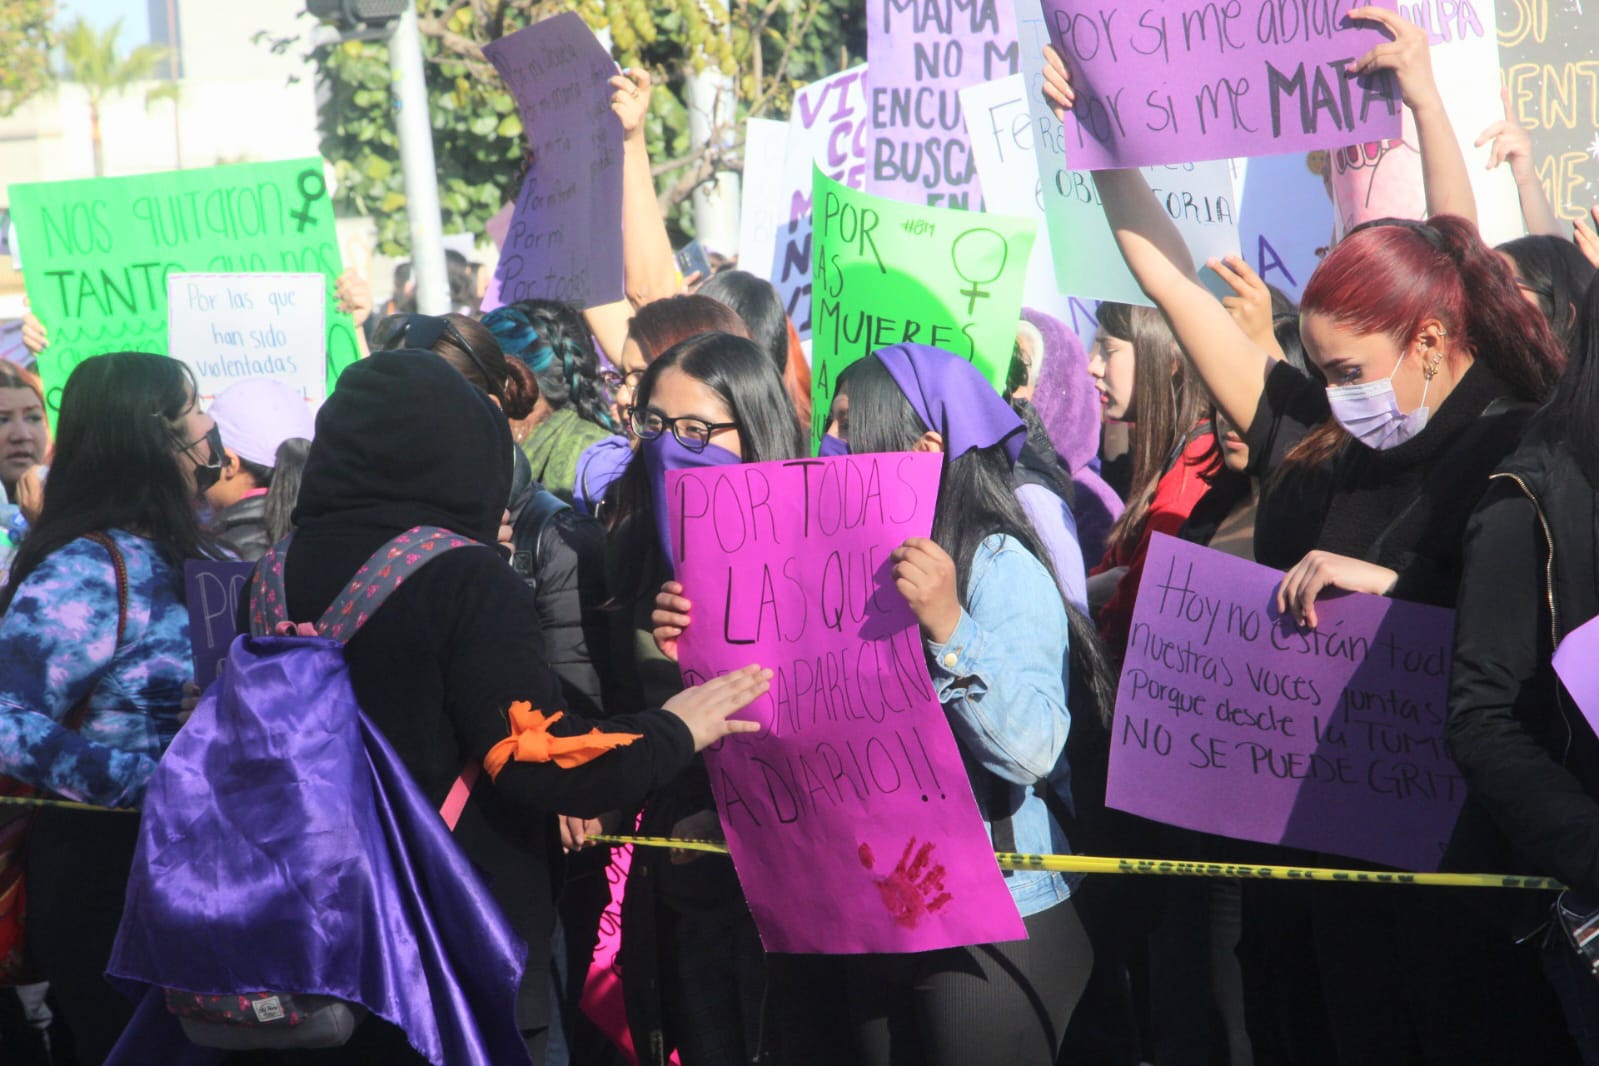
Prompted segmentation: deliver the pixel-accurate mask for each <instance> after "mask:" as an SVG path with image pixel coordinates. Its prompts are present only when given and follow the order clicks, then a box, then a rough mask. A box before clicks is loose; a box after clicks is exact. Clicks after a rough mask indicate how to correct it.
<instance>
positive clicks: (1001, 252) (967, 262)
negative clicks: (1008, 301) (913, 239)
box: [949, 229, 1010, 315]
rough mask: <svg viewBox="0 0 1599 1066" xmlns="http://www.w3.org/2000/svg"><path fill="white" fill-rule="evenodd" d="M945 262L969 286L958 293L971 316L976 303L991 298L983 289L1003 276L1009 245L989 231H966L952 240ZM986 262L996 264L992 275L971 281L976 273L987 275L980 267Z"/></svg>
mask: <svg viewBox="0 0 1599 1066" xmlns="http://www.w3.org/2000/svg"><path fill="white" fill-rule="evenodd" d="M963 249H964V251H963ZM949 258H950V262H951V263H953V264H954V266H955V273H957V274H959V275H960V276H961V280H962V281H966V282H970V283H971V288H969V289H962V290H961V291H960V294H961V295H962V296H964V297H966V313H967V314H968V315H971V314H973V313H974V312H975V311H976V310H977V301H978V300H986V299H988V298H989V297H990V296H992V295H994V294H993V293H991V292H989V291H988V290H987V289H985V288H983V286H984V285H992V284H993V283H994V282H996V281H998V280H999V276H1000V275H1001V274H1003V273H1005V263H1006V261H1007V260H1008V259H1009V258H1010V245H1008V244H1006V243H1005V238H1004V237H1002V236H1001V235H1000V234H998V233H996V232H995V231H993V230H991V229H969V230H967V231H966V232H965V233H962V234H961V235H960V236H959V237H956V238H955V243H954V244H953V245H951V246H950V250H949ZM989 259H997V260H998V263H997V265H995V266H994V268H993V273H992V274H989V276H988V277H974V276H973V275H975V274H978V273H988V272H987V271H986V270H985V269H984V265H985V261H987V260H989ZM963 260H964V262H963Z"/></svg>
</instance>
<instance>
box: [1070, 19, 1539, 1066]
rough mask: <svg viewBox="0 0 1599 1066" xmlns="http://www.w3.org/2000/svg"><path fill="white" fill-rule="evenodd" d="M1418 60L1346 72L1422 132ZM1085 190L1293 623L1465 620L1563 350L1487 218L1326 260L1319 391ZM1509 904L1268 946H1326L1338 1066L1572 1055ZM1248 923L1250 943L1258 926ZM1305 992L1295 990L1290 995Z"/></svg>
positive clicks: (1491, 847) (1319, 918)
mask: <svg viewBox="0 0 1599 1066" xmlns="http://www.w3.org/2000/svg"><path fill="white" fill-rule="evenodd" d="M1351 17H1353V18H1359V19H1370V20H1372V21H1378V22H1382V23H1383V24H1384V25H1386V26H1388V27H1389V28H1390V29H1391V30H1394V31H1395V32H1396V36H1398V37H1399V38H1400V39H1401V40H1402V41H1403V42H1404V43H1406V44H1407V46H1408V45H1409V44H1412V43H1413V40H1412V38H1414V36H1415V34H1414V33H1413V32H1411V31H1413V29H1414V28H1413V27H1411V28H1409V29H1406V28H1405V27H1404V26H1403V25H1390V23H1391V22H1392V23H1397V20H1396V19H1394V17H1393V16H1392V14H1391V13H1388V12H1375V11H1374V10H1373V9H1370V8H1364V9H1357V10H1356V11H1354V12H1352V13H1351ZM1413 51H1414V49H1411V48H1409V47H1406V48H1404V49H1397V48H1396V46H1394V45H1382V46H1379V47H1378V48H1377V49H1376V50H1374V51H1373V52H1372V53H1371V54H1369V55H1367V56H1366V57H1364V58H1362V59H1361V60H1359V61H1357V63H1355V64H1354V65H1353V67H1352V68H1351V69H1352V70H1355V71H1358V72H1361V73H1370V72H1372V71H1373V70H1376V69H1378V68H1388V69H1393V70H1395V72H1396V73H1397V75H1398V81H1399V86H1400V91H1401V93H1402V94H1403V95H1404V99H1405V103H1406V104H1407V106H1410V107H1412V108H1413V109H1417V121H1418V123H1419V122H1421V121H1422V120H1423V114H1422V112H1423V111H1427V112H1428V116H1429V117H1428V121H1431V117H1430V116H1431V109H1432V108H1433V107H1434V105H1435V104H1436V103H1438V101H1437V99H1436V93H1437V90H1436V87H1435V86H1434V85H1433V84H1432V79H1431V77H1430V72H1429V71H1428V70H1426V69H1425V66H1424V64H1420V63H1419V62H1418V61H1416V60H1414V58H1413V57H1412V58H1407V57H1409V56H1410V54H1411V53H1412V52H1413ZM1423 51H1424V49H1423ZM1046 84H1047V86H1048V88H1047V93H1048V95H1049V96H1050V97H1051V98H1052V100H1053V101H1054V103H1055V104H1056V105H1057V106H1061V107H1066V106H1070V104H1071V98H1072V92H1071V89H1070V86H1069V84H1068V83H1067V81H1066V78H1065V69H1064V67H1063V66H1061V65H1060V63H1059V60H1058V59H1055V58H1053V57H1052V62H1051V68H1050V69H1049V70H1048V71H1046ZM1094 179H1095V184H1096V186H1097V187H1098V190H1099V193H1100V195H1101V197H1102V198H1103V201H1104V206H1105V210H1106V214H1107V215H1108V217H1109V220H1110V224H1111V227H1112V229H1113V230H1114V231H1115V234H1116V239H1117V243H1118V245H1119V246H1120V248H1121V252H1122V255H1123V257H1124V258H1125V259H1126V261H1127V264H1128V266H1129V267H1130V269H1131V270H1132V273H1133V275H1134V277H1135V278H1136V279H1137V281H1138V283H1139V285H1140V287H1141V288H1142V289H1143V290H1144V292H1145V294H1146V295H1148V296H1149V298H1150V300H1151V301H1152V302H1153V303H1154V304H1155V305H1156V306H1157V307H1159V308H1160V310H1161V311H1162V312H1163V313H1164V314H1165V316H1166V318H1167V319H1168V320H1169V321H1170V323H1171V325H1172V329H1173V332H1174V333H1175V334H1176V336H1177V341H1178V343H1179V344H1180V345H1181V346H1182V348H1183V349H1184V350H1185V351H1186V352H1187V353H1188V354H1189V356H1190V357H1191V358H1192V360H1193V364H1194V367H1195V369H1196V370H1197V371H1198V372H1199V375H1200V377H1201V378H1202V379H1203V380H1204V383H1205V386H1206V387H1207V388H1208V389H1209V390H1210V393H1211V395H1212V397H1213V398H1214V399H1215V402H1216V406H1217V408H1218V409H1219V410H1220V411H1221V413H1222V415H1223V416H1224V417H1225V418H1226V420H1227V421H1228V423H1230V424H1231V425H1232V426H1233V427H1235V428H1236V430H1237V431H1238V432H1239V434H1240V435H1241V436H1242V437H1243V438H1244V441H1245V442H1246V443H1247V444H1248V446H1249V452H1250V456H1251V470H1250V472H1251V473H1252V474H1254V475H1256V476H1260V477H1261V478H1262V483H1263V485H1265V488H1266V491H1265V494H1264V497H1263V499H1262V502H1261V506H1260V511H1259V514H1258V517H1257V521H1256V527H1255V545H1256V555H1257V558H1258V559H1259V560H1260V561H1261V562H1263V563H1266V564H1268V565H1271V566H1275V567H1278V568H1281V569H1285V570H1287V573H1286V575H1285V576H1284V578H1283V580H1282V583H1281V585H1280V586H1279V588H1278V593H1277V600H1278V607H1279V609H1280V610H1281V611H1282V612H1283V613H1285V614H1290V615H1292V616H1293V617H1294V619H1296V620H1297V621H1299V622H1300V623H1301V624H1302V625H1303V626H1305V627H1307V628H1315V626H1316V624H1317V614H1316V601H1317V599H1318V597H1321V596H1322V595H1324V594H1328V593H1334V592H1338V591H1345V592H1363V593H1371V594H1375V595H1382V596H1392V597H1394V598H1397V599H1404V600H1413V601H1420V602H1424V603H1432V604H1437V605H1440V606H1445V607H1453V606H1454V603H1455V597H1456V594H1457V591H1458V588H1459V584H1460V576H1461V570H1462V541H1463V537H1464V532H1465V525H1466V520H1467V518H1468V517H1469V516H1470V514H1471V512H1472V509H1473V507H1474V506H1475V504H1476V502H1477V500H1478V499H1479V498H1480V497H1481V496H1482V494H1483V492H1484V490H1485V489H1486V487H1487V484H1488V475H1489V474H1490V473H1491V472H1492V471H1493V470H1494V468H1495V467H1496V466H1497V465H1498V464H1499V463H1500V462H1501V461H1502V460H1503V459H1504V458H1505V457H1506V456H1507V455H1508V454H1509V453H1510V451H1511V450H1512V449H1514V448H1515V446H1516V445H1517V443H1518V442H1519V439H1520V437H1521V432H1522V429H1523V426H1524V425H1525V423H1526V420H1527V417H1528V415H1529V414H1530V413H1531V411H1532V410H1533V408H1534V407H1535V406H1536V404H1537V403H1539V402H1541V401H1542V400H1543V399H1544V398H1545V397H1546V395H1547V394H1548V392H1549V390H1550V389H1551V388H1552V386H1553V384H1554V381H1555V379H1556V377H1557V375H1558V372H1559V369H1560V365H1561V359H1562V357H1561V354H1560V353H1561V349H1560V346H1559V344H1558V343H1557V342H1556V340H1555V338H1554V336H1553V334H1552V333H1551V332H1550V330H1549V326H1548V324H1547V322H1545V321H1544V319H1543V316H1542V315H1540V314H1539V313H1537V312H1536V311H1534V310H1533V309H1532V308H1531V307H1530V306H1529V305H1528V304H1527V302H1526V301H1525V300H1524V299H1523V298H1522V297H1521V295H1520V293H1519V292H1518V291H1517V288H1516V284H1515V279H1514V277H1513V276H1512V274H1511V272H1510V269H1509V267H1508V266H1507V265H1506V263H1505V262H1504V260H1503V259H1501V258H1500V257H1499V256H1497V255H1495V254H1494V253H1493V251H1492V250H1490V249H1489V248H1488V247H1487V246H1486V245H1485V244H1483V242H1482V240H1481V238H1480V236H1479V235H1478V233H1477V230H1476V227H1475V225H1473V224H1472V222H1471V221H1469V220H1467V219H1465V218H1460V217H1456V216H1453V215H1440V216H1437V217H1434V218H1432V219H1431V220H1430V221H1428V222H1408V221H1406V222H1401V221H1394V220H1384V221H1382V222H1378V223H1373V224H1371V225H1368V226H1365V227H1361V228H1359V229H1357V230H1355V231H1353V232H1352V233H1350V235H1349V236H1348V237H1346V238H1345V239H1344V240H1343V241H1342V242H1341V243H1340V244H1338V245H1337V246H1336V247H1335V248H1334V249H1333V250H1332V251H1331V252H1330V253H1329V254H1328V256H1327V257H1326V259H1325V260H1323V262H1322V264H1321V265H1320V266H1319V267H1318V268H1317V270H1316V272H1315V273H1314V274H1313V275H1312V276H1311V278H1310V281H1309V283H1308V284H1307V285H1306V287H1305V291H1304V295H1303V298H1302V302H1301V308H1300V311H1301V328H1302V333H1303V340H1304V346H1305V351H1306V354H1307V356H1308V357H1309V358H1310V360H1311V361H1312V362H1313V363H1314V364H1315V365H1316V367H1317V368H1318V369H1319V370H1320V371H1321V372H1322V374H1323V375H1324V377H1325V379H1326V384H1325V386H1324V385H1323V383H1322V382H1320V381H1317V380H1315V379H1314V378H1312V377H1311V376H1309V375H1307V374H1306V373H1304V372H1303V371H1300V370H1297V369H1296V368H1294V367H1293V366H1291V365H1289V364H1287V363H1284V362H1280V361H1277V360H1273V359H1271V358H1270V357H1269V356H1268V355H1267V353H1266V352H1265V351H1264V350H1263V349H1262V348H1260V347H1259V346H1258V345H1257V344H1256V343H1255V342H1254V341H1253V340H1251V339H1250V337H1249V336H1248V335H1246V334H1245V333H1244V331H1243V330H1242V329H1240V328H1239V326H1238V325H1237V324H1236V323H1235V322H1234V321H1233V319H1232V317H1231V315H1230V314H1229V313H1228V312H1227V310H1226V309H1225V308H1223V307H1222V305H1221V304H1220V303H1218V302H1217V301H1216V299H1215V298H1214V297H1213V296H1212V295H1211V294H1210V293H1209V292H1208V291H1207V290H1206V289H1205V288H1204V287H1203V286H1202V285H1201V284H1200V283H1199V281H1198V279H1197V277H1196V274H1195V270H1194V266H1193V263H1192V262H1191V259H1190V257H1189V254H1188V250H1187V247H1186V246H1185V245H1184V243H1183V241H1182V238H1181V237H1180V235H1179V234H1178V231H1177V229H1176V227H1175V225H1173V223H1172V222H1171V219H1170V218H1169V216H1168V215H1167V214H1166V213H1165V212H1164V210H1163V209H1162V208H1161V207H1160V205H1159V204H1158V203H1157V202H1156V200H1155V198H1154V197H1153V196H1152V195H1151V194H1150V191H1149V188H1148V186H1147V185H1146V183H1145V181H1144V179H1143V177H1142V175H1141V174H1140V173H1139V172H1138V171H1136V170H1127V171H1105V172H1099V173H1096V174H1095V175H1094ZM1466 209H1468V210H1469V206H1468V208H1466ZM1208 265H1209V266H1210V267H1211V269H1213V270H1215V271H1216V272H1217V273H1218V274H1220V275H1222V277H1223V278H1224V279H1227V278H1230V277H1232V276H1237V275H1247V274H1248V270H1249V268H1248V267H1247V266H1246V265H1245V264H1244V263H1243V261H1242V260H1241V259H1239V258H1237V257H1229V258H1228V259H1227V260H1226V261H1225V262H1224V261H1220V260H1211V261H1210V262H1209V264H1208ZM1467 837H1470V839H1466V838H1467ZM1507 855H1508V848H1507V847H1506V846H1505V844H1504V841H1503V840H1502V839H1499V838H1498V836H1497V833H1496V832H1495V831H1494V830H1492V829H1491V828H1489V827H1482V828H1481V831H1479V832H1477V833H1475V834H1463V833H1457V834H1456V835H1455V838H1454V839H1453V840H1452V841H1451V852H1450V854H1449V855H1448V856H1446V857H1445V866H1446V868H1447V867H1448V866H1449V865H1450V864H1451V863H1453V864H1464V865H1466V866H1468V867H1469V868H1478V867H1479V866H1481V867H1485V868H1497V865H1496V864H1497V863H1498V862H1501V861H1503V862H1508V861H1509V860H1508V858H1503V857H1504V856H1507ZM1326 864H1328V863H1327V862H1323V865H1326ZM1336 864H1338V865H1347V863H1346V862H1343V861H1337V862H1336ZM1455 868H1456V869H1459V868H1462V866H1461V865H1455ZM1265 887H1266V888H1274V887H1276V886H1265ZM1286 900H1288V897H1287V896H1286V895H1285V894H1283V893H1281V892H1277V893H1273V894H1272V895H1270V896H1269V897H1267V898H1266V903H1267V906H1268V909H1269V908H1271V907H1276V908H1281V907H1283V906H1284V903H1285V901H1286ZM1496 902H1497V901H1490V900H1488V899H1485V898H1480V897H1479V898H1473V899H1469V900H1463V899H1462V898H1461V896H1460V894H1459V893H1458V892H1451V891H1450V890H1446V889H1423V888H1415V887H1409V886H1406V887H1404V888H1401V889H1386V888H1376V887H1373V888H1370V889H1366V888H1362V889H1361V890H1359V891H1351V890H1350V889H1349V888H1348V887H1347V886H1339V885H1325V886H1321V885H1313V886H1310V893H1309V900H1308V910H1309V917H1310V921H1309V922H1308V923H1305V922H1304V920H1303V917H1302V916H1301V917H1300V919H1299V920H1298V922H1297V926H1298V929H1303V928H1305V927H1306V926H1307V924H1308V928H1309V929H1310V931H1311V936H1312V938H1313V942H1312V943H1307V944H1303V945H1299V944H1294V943H1292V941H1293V940H1294V939H1296V938H1302V937H1303V933H1302V932H1298V930H1296V928H1295V926H1296V923H1295V922H1294V921H1292V920H1289V919H1288V918H1287V917H1286V916H1285V915H1284V914H1283V913H1282V912H1281V911H1279V913H1278V915H1277V918H1278V919H1279V920H1277V921H1273V922H1272V925H1273V926H1274V929H1273V935H1274V936H1276V935H1278V934H1281V935H1282V936H1284V937H1285V938H1286V939H1282V940H1278V941H1276V942H1274V943H1272V944H1271V945H1270V946H1269V949H1268V952H1269V954H1270V955H1274V956H1283V955H1287V956H1294V955H1296V954H1298V953H1299V952H1300V951H1304V952H1313V953H1314V958H1315V962H1316V969H1318V970H1319V972H1320V977H1321V982H1322V998H1323V1000H1324V1005H1325V1007H1326V1016H1325V1019H1324V1020H1323V1021H1321V1025H1322V1026H1323V1027H1326V1026H1330V1030H1331V1036H1332V1041H1333V1045H1334V1047H1335V1049H1336V1052H1337V1056H1338V1060H1339V1061H1341V1062H1348V1063H1361V1064H1363V1066H1371V1064H1381V1063H1395V1064H1399V1063H1404V1064H1410V1063H1467V1062H1482V1063H1496V1062H1514V1061H1521V1060H1523V1059H1524V1057H1525V1055H1526V1054H1527V1049H1529V1048H1537V1049H1538V1050H1537V1052H1536V1056H1537V1057H1538V1060H1539V1061H1540V1062H1555V1061H1565V1059H1564V1058H1563V1056H1566V1055H1568V1053H1569V1049H1570V1043H1569V1039H1568V1038H1567V1037H1566V1036H1565V1034H1564V1033H1563V1032H1562V1029H1563V1026H1562V1025H1561V1023H1560V1020H1559V1015H1558V1011H1557V1010H1556V1008H1555V1004H1554V1003H1553V1001H1552V998H1551V996H1550V995H1549V993H1548V991H1547V989H1545V988H1543V987H1541V986H1540V984H1539V979H1538V977H1539V975H1538V969H1537V963H1538V959H1537V954H1536V951H1535V950H1533V949H1531V948H1523V947H1520V946H1518V945H1517V944H1516V943H1515V942H1514V941H1513V939H1512V935H1511V932H1510V929H1509V926H1510V917H1511V916H1509V915H1505V914H1495V913H1493V911H1494V905H1495V903H1496ZM1246 906H1248V903H1247V902H1246ZM1256 917H1260V915H1258V914H1257V915H1256ZM1268 917H1269V916H1268ZM1245 923H1246V938H1247V937H1248V936H1249V933H1248V929H1247V927H1248V926H1249V924H1250V923H1251V915H1250V914H1249V913H1247V912H1246V916H1245ZM1296 932H1297V937H1296V935H1295V934H1296ZM1271 961H1275V962H1281V961H1282V960H1281V959H1280V958H1278V959H1275V960H1271ZM1246 962H1247V960H1246ZM1268 983H1269V982H1268ZM1290 994H1291V995H1294V996H1296V997H1299V998H1303V997H1302V996H1301V992H1300V990H1299V989H1295V990H1294V991H1293V992H1292V993H1290ZM1279 995H1281V993H1279ZM1251 1006H1252V1007H1258V1006H1260V1004H1259V1003H1255V1004H1252V1005H1251ZM1272 1006H1276V1004H1273V1005H1272ZM1294 1009H1295V1010H1302V1009H1303V1005H1297V1006H1295V1007H1294ZM1307 1016H1308V1012H1307ZM1303 1020H1305V1019H1302V1018H1295V1019H1294V1021H1295V1022H1298V1021H1303ZM1316 1022H1317V1020H1316V1019H1314V1018H1310V1019H1309V1020H1308V1022H1307V1024H1306V1026H1302V1027H1301V1028H1300V1029H1299V1032H1298V1033H1297V1034H1296V1036H1291V1037H1290V1038H1289V1040H1288V1043H1289V1044H1290V1047H1289V1048H1287V1050H1286V1054H1285V1055H1284V1056H1283V1057H1285V1058H1287V1059H1289V1060H1291V1061H1319V1060H1320V1059H1321V1058H1322V1057H1323V1056H1324V1055H1325V1053H1326V1052H1325V1048H1320V1049H1317V1050H1316V1051H1314V1052H1313V1051H1310V1050H1308V1048H1307V1045H1309V1044H1311V1043H1313V1042H1314V1041H1315V1037H1314V1036H1312V1035H1310V1034H1311V1032H1312V1028H1313V1027H1314V1026H1315V1024H1316ZM1283 1028H1284V1026H1283V1023H1282V1019H1281V1018H1280V1017H1268V1018H1261V1017H1259V1016H1258V1015H1257V1016H1255V1017H1251V1019H1250V1029H1251V1034H1252V1036H1254V1035H1257V1034H1261V1033H1266V1032H1272V1031H1274V1035H1277V1034H1281V1033H1282V1030H1283ZM1274 1050H1275V1049H1274ZM1257 1054H1261V1051H1260V1050H1257ZM1271 1057H1275V1056H1271Z"/></svg>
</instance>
